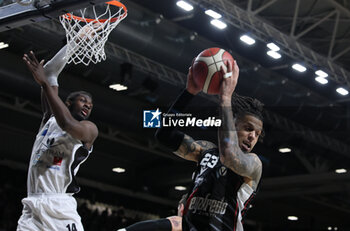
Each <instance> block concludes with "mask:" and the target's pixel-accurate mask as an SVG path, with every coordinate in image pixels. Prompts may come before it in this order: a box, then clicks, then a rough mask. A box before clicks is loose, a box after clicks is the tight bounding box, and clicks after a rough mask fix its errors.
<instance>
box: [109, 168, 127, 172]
mask: <svg viewBox="0 0 350 231" xmlns="http://www.w3.org/2000/svg"><path fill="white" fill-rule="evenodd" d="M112 171H113V172H116V173H123V172H125V171H126V170H125V168H120V167H116V168H113V169H112Z"/></svg>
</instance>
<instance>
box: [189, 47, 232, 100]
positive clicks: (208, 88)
mask: <svg viewBox="0 0 350 231" xmlns="http://www.w3.org/2000/svg"><path fill="white" fill-rule="evenodd" d="M227 62H231V63H233V62H234V59H233V58H232V56H231V54H230V53H228V52H227V51H225V50H224V49H221V48H218V47H212V48H208V49H206V50H204V51H202V52H201V53H200V54H199V55H198V56H197V57H196V58H195V60H194V62H193V64H192V71H193V72H192V73H193V80H194V82H195V84H196V85H197V86H199V87H201V88H202V91H203V92H204V93H206V94H210V95H217V94H219V90H220V85H221V81H222V78H223V76H222V74H221V72H220V68H221V66H223V68H224V70H226V68H227V67H226V65H227Z"/></svg>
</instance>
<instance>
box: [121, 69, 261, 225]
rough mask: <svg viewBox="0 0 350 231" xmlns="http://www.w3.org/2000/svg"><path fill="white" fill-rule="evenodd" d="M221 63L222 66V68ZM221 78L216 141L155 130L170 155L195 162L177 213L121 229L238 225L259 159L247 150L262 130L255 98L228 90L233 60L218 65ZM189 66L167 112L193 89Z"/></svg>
mask: <svg viewBox="0 0 350 231" xmlns="http://www.w3.org/2000/svg"><path fill="white" fill-rule="evenodd" d="M225 69H226V68H225ZM221 72H222V74H223V76H225V78H224V79H223V81H222V84H221V88H220V94H219V98H220V100H219V110H220V118H221V120H222V125H221V127H220V128H219V130H218V144H219V145H218V146H217V145H215V144H214V143H212V142H209V141H204V140H197V141H196V140H194V139H193V138H192V137H190V136H188V135H186V134H184V133H182V132H180V131H178V130H177V129H175V128H174V127H162V128H160V129H158V130H157V133H156V137H157V139H158V140H159V141H160V142H161V143H162V144H163V145H165V146H167V147H168V148H170V149H171V150H172V151H173V152H174V153H175V154H176V155H178V156H180V157H182V158H184V159H186V160H190V161H195V162H197V164H198V165H197V169H196V171H195V174H194V177H193V184H192V187H191V189H190V191H189V193H188V197H187V200H186V205H185V208H184V211H183V216H182V217H180V216H175V217H171V219H170V218H168V219H161V220H158V221H147V222H145V224H146V223H147V226H145V227H147V228H146V229H145V227H142V223H138V224H139V225H133V226H130V227H127V228H125V230H126V231H141V230H145V231H152V230H153V231H154V230H158V231H171V230H172V231H179V230H180V231H181V230H183V231H232V230H236V231H242V230H243V225H242V219H243V217H244V215H245V214H246V211H247V209H248V208H249V205H250V203H251V201H252V199H253V198H254V196H255V194H256V191H257V188H258V184H259V181H260V178H261V173H262V163H261V161H260V159H259V158H258V156H257V155H256V154H254V153H251V151H252V149H253V148H254V146H255V144H256V143H257V141H258V139H259V137H260V136H261V133H262V131H263V122H262V121H263V117H262V110H263V105H262V103H261V102H260V101H258V100H256V99H252V98H249V97H243V96H239V95H237V94H235V93H234V90H235V87H236V85H237V81H238V76H239V68H238V65H237V64H236V62H234V63H230V62H228V64H227V70H224V69H223V68H222V69H221ZM200 91H201V88H199V87H197V86H196V84H195V82H194V80H193V76H192V69H191V68H190V70H189V74H188V77H187V88H186V90H184V91H183V92H182V94H181V95H180V96H179V97H178V98H177V100H176V101H175V102H174V104H173V105H172V107H171V108H170V110H169V113H176V112H183V111H184V109H185V108H186V106H187V105H188V103H189V102H190V100H191V99H192V98H193V97H194V96H195V95H196V94H198V93H199V92H200Z"/></svg>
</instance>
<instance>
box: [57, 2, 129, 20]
mask: <svg viewBox="0 0 350 231" xmlns="http://www.w3.org/2000/svg"><path fill="white" fill-rule="evenodd" d="M106 4H109V5H114V6H117V7H119V8H120V7H122V8H123V10H124V13H123V14H122V15H121V16H119V17H116V18H111V19H93V18H82V17H79V16H75V15H73V14H71V13H67V14H65V15H63V17H64V18H66V19H68V20H72V19H75V20H79V21H81V22H93V23H97V22H101V23H104V22H106V21H110V22H115V21H117V20H120V19H123V18H125V17H126V15H127V13H128V10H127V9H126V6H125V5H124V4H123V3H121V2H118V1H115V0H113V1H109V2H106Z"/></svg>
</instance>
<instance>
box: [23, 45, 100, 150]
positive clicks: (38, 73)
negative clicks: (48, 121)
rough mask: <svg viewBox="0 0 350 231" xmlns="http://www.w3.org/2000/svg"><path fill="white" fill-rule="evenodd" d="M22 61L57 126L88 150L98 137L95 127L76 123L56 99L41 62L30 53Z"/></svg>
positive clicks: (56, 96) (57, 98)
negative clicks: (83, 144)
mask: <svg viewBox="0 0 350 231" xmlns="http://www.w3.org/2000/svg"><path fill="white" fill-rule="evenodd" d="M23 60H24V61H25V63H26V65H27V67H28V69H29V70H30V71H31V72H32V74H33V77H34V79H35V81H36V82H37V83H38V84H39V85H40V86H41V87H42V90H43V92H44V93H45V95H46V98H47V101H48V104H49V106H50V108H51V110H52V112H53V114H54V116H55V118H56V121H57V123H58V125H59V126H60V127H61V128H62V129H63V130H65V131H67V132H68V133H69V134H70V135H71V136H73V137H74V138H76V139H79V140H81V141H82V142H84V143H85V144H86V146H87V147H88V148H90V147H91V145H92V143H93V142H94V140H95V139H96V137H97V135H98V130H97V127H96V125H95V124H94V123H92V122H90V121H78V120H76V119H74V118H73V116H72V115H71V113H70V111H69V110H68V108H67V106H66V105H65V104H64V103H63V102H62V100H61V99H60V98H59V97H58V91H57V90H56V91H55V89H54V88H53V87H51V86H50V84H49V82H48V79H47V77H46V75H45V71H44V68H43V63H44V61H43V60H42V61H41V62H40V63H39V62H38V60H37V59H36V57H35V55H34V53H33V52H32V51H31V52H30V53H29V55H27V54H25V55H24V57H23Z"/></svg>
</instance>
